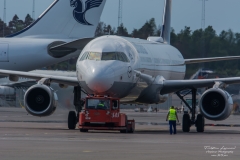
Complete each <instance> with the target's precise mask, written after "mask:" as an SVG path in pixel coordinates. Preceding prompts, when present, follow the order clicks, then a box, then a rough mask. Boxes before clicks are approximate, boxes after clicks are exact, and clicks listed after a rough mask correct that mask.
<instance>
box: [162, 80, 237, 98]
mask: <svg viewBox="0 0 240 160" xmlns="http://www.w3.org/2000/svg"><path fill="white" fill-rule="evenodd" d="M217 82H220V83H221V82H222V83H224V84H239V83H240V77H232V78H216V79H197V80H163V84H162V85H163V87H162V89H161V91H160V93H161V94H162V95H163V94H169V93H173V92H177V91H180V90H184V89H190V88H196V89H197V88H203V87H213V86H214V85H215V84H216V83H217Z"/></svg>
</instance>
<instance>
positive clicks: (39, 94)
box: [24, 84, 57, 117]
mask: <svg viewBox="0 0 240 160" xmlns="http://www.w3.org/2000/svg"><path fill="white" fill-rule="evenodd" d="M24 102H25V107H26V110H27V111H28V113H29V114H31V115H33V116H38V117H44V116H50V115H51V114H53V113H54V111H55V110H56V108H57V94H56V93H55V92H54V91H53V89H51V88H50V87H48V86H46V85H44V84H36V85H34V86H32V87H31V88H29V89H28V90H27V91H26V93H25V96H24Z"/></svg>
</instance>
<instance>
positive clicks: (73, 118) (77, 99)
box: [68, 86, 83, 130]
mask: <svg viewBox="0 0 240 160" xmlns="http://www.w3.org/2000/svg"><path fill="white" fill-rule="evenodd" d="M82 105H83V102H82V100H81V87H80V86H76V87H74V106H75V109H76V112H75V111H69V113H68V129H70V130H74V129H75V128H76V125H77V123H78V120H79V112H80V111H81V110H82Z"/></svg>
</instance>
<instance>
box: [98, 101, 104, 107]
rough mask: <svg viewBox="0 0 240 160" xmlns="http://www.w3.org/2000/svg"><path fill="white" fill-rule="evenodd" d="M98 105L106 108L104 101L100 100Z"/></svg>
mask: <svg viewBox="0 0 240 160" xmlns="http://www.w3.org/2000/svg"><path fill="white" fill-rule="evenodd" d="M97 106H98V108H104V107H105V105H104V101H100V102H99V104H98V105H97Z"/></svg>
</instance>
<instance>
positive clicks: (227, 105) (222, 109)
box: [199, 88, 233, 121]
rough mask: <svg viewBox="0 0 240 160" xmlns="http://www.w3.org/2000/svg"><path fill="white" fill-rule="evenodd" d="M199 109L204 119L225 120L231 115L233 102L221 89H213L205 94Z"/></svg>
mask: <svg viewBox="0 0 240 160" xmlns="http://www.w3.org/2000/svg"><path fill="white" fill-rule="evenodd" d="M199 108H200V111H201V113H202V114H203V115H204V117H205V118H207V119H209V120H215V121H220V120H225V119H226V118H228V117H229V116H230V114H231V111H232V108H233V100H232V97H231V96H230V95H229V93H228V92H226V91H224V90H222V89H220V88H212V89H209V90H207V91H206V92H204V93H203V95H202V97H201V99H200V101H199Z"/></svg>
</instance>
